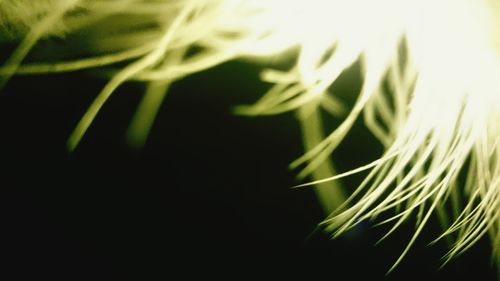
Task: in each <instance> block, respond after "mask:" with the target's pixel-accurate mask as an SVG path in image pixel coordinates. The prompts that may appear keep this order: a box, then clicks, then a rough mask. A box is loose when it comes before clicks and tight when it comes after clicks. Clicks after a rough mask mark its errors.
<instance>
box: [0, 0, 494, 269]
mask: <svg viewBox="0 0 500 281" xmlns="http://www.w3.org/2000/svg"><path fill="white" fill-rule="evenodd" d="M498 2H499V1H495V0H378V1H374V0H296V1H289V0H170V1H167V0H164V1H161V0H160V1H152V0H151V1H148V0H114V1H113V0H111V1H100V0H92V1H91V0H80V1H78V0H72V1H70V0H52V1H46V2H44V3H46V4H47V5H45V6H44V5H43V4H40V3H42V2H41V1H40V2H37V5H34V4H33V3H32V2H30V1H18V2H16V1H14V0H3V1H2V2H1V3H0V12H1V13H5V12H6V11H12V10H15V11H23V13H21V12H19V13H20V18H16V17H8V18H6V19H4V20H2V19H0V31H2V32H3V33H6V32H7V31H6V30H7V29H6V26H10V29H8V31H9V33H8V35H9V36H2V38H4V37H5V38H7V37H9V38H16V37H17V38H20V39H21V38H24V39H22V40H21V44H20V45H19V48H18V49H17V50H16V51H15V53H14V54H13V55H12V56H11V58H10V59H9V60H8V61H7V62H6V63H5V65H4V67H3V68H2V69H1V70H0V73H2V80H1V81H2V83H5V82H6V81H7V80H8V79H9V78H10V77H11V75H13V74H15V73H19V74H22V73H25V74H28V73H31V74H33V73H47V72H60V71H72V70H77V69H85V68H94V67H100V66H104V65H110V66H111V65H112V64H114V63H116V62H122V63H124V62H127V65H126V66H125V67H123V68H118V69H115V71H111V72H109V71H108V72H107V73H110V82H109V83H108V84H107V85H106V86H105V87H104V89H103V90H102V92H101V93H100V94H99V95H98V97H97V98H96V99H95V101H94V103H93V104H92V105H91V106H90V107H89V110H88V111H87V113H86V114H85V115H84V116H83V118H82V120H81V121H80V123H79V124H78V125H77V127H76V129H75V131H74V133H73V134H72V135H71V136H70V139H69V141H68V146H69V148H70V149H71V150H73V149H75V148H76V146H77V145H78V143H79V142H80V140H81V139H82V137H83V136H84V134H85V132H86V131H87V129H88V127H89V126H90V125H91V123H92V121H93V120H94V118H95V116H96V114H98V112H99V110H100V109H101V107H102V106H103V105H104V104H105V102H106V100H107V99H108V98H109V97H110V96H111V95H112V94H113V93H114V92H115V90H116V89H117V88H118V87H119V86H120V85H122V84H123V83H124V82H126V81H130V80H138V81H145V82H147V83H148V85H149V86H148V87H147V88H148V90H147V91H146V92H147V93H146V95H145V97H144V100H143V102H142V103H141V104H140V106H139V108H138V111H137V114H136V115H135V117H134V119H133V121H132V124H131V127H130V130H129V134H128V135H129V140H130V142H131V143H132V144H134V145H142V144H143V143H144V142H145V140H146V137H147V134H148V132H149V130H150V128H151V126H152V122H153V119H154V116H155V115H156V112H157V110H158V107H159V104H160V103H161V101H162V100H163V97H164V95H165V93H166V91H167V89H168V87H169V85H170V84H171V83H173V82H175V81H176V80H179V79H181V78H183V77H185V76H187V75H190V74H193V73H196V72H200V71H204V70H206V69H209V68H211V67H214V66H216V65H219V64H221V63H223V62H226V61H228V60H233V59H245V60H249V61H251V62H256V63H259V64H261V65H263V67H264V68H265V69H264V70H263V71H262V75H261V78H262V80H263V81H265V82H267V83H270V84H271V85H272V86H271V88H270V90H269V91H268V92H267V93H265V94H264V95H263V97H262V98H261V99H260V100H259V101H257V102H256V103H255V104H253V105H249V106H241V107H238V108H236V110H235V111H236V112H237V113H239V114H248V115H270V114H278V113H282V112H286V111H292V110H297V111H298V120H299V122H301V125H302V128H303V130H304V144H305V147H306V149H307V152H306V153H305V154H304V155H303V156H302V157H300V158H299V159H297V160H296V161H295V162H293V163H292V164H291V167H292V168H299V167H301V170H300V172H299V177H300V178H304V177H306V176H312V178H313V179H315V180H317V181H314V182H312V183H309V184H306V185H318V186H319V187H318V192H319V197H320V199H321V201H322V202H323V203H324V206H325V208H326V209H327V210H329V211H330V210H332V209H334V208H335V207H336V210H335V211H334V212H333V213H332V214H331V215H330V216H329V218H328V219H327V220H325V222H324V225H325V226H326V227H327V228H328V229H330V230H331V231H333V232H334V233H335V235H340V234H342V233H343V232H345V231H346V230H348V229H350V228H351V227H353V226H354V225H356V224H357V223H358V222H360V221H363V220H364V219H369V218H375V217H377V216H378V215H379V214H381V213H383V212H387V211H389V210H397V211H398V212H397V214H396V215H395V216H394V217H392V218H391V219H389V220H387V221H384V222H383V223H386V222H393V223H394V228H393V230H394V229H396V228H397V227H398V226H399V225H401V224H402V223H404V222H405V221H406V220H407V219H408V218H410V217H411V216H416V218H417V221H418V223H417V226H416V230H415V233H414V235H413V236H412V237H411V238H410V241H409V243H408V246H407V247H406V248H405V249H404V251H403V253H402V254H401V256H400V257H399V259H397V261H396V262H395V264H394V266H397V265H398V264H399V263H400V262H401V260H402V258H403V257H404V256H405V255H406V253H407V252H408V251H409V249H410V247H411V246H412V245H413V244H414V242H415V240H416V239H417V237H418V236H419V234H420V233H421V232H422V230H423V229H424V226H425V224H426V223H427V222H428V220H429V219H430V217H431V215H432V214H433V213H437V214H438V216H439V217H440V220H441V221H442V222H443V224H448V225H446V226H445V232H444V234H443V237H444V236H447V237H452V238H454V241H455V242H454V243H453V244H452V247H451V250H450V252H449V253H448V254H447V256H446V257H447V258H452V257H454V256H457V255H459V254H461V253H462V252H464V251H465V250H467V249H468V248H469V247H471V246H472V245H473V244H474V243H475V242H477V240H479V239H480V238H481V237H483V236H484V235H485V234H487V233H489V235H490V237H491V241H492V249H493V254H494V256H496V258H497V261H498V260H500V188H499V185H500V148H499V145H498V144H499V143H500V141H499V139H500V122H498V120H500V82H499V77H500V58H499V54H500V51H499V46H500V44H499V38H500V36H499V32H500V31H499V29H498V26H499V25H498V18H499V17H500V10H499V8H500V7H499V6H500V5H499V4H498ZM14 3H17V4H14ZM49 3H50V5H51V8H50V9H48V8H47V7H48V5H49ZM23 5H24V8H25V9H24V10H23ZM38 5H39V6H38ZM35 7H36V9H35ZM75 11H78V12H77V13H75ZM21 14H22V16H21ZM6 21H10V22H15V23H17V24H18V26H19V28H18V29H16V28H15V25H14V28H13V29H12V26H11V25H9V22H6ZM53 23H57V25H53ZM139 23H140V24H142V25H141V26H143V27H142V28H138V27H137V26H136V25H138V24H139ZM26 26H28V27H31V28H28V29H26ZM54 26H55V27H54ZM52 27H54V28H55V29H51V28H52ZM92 27H94V29H99V30H100V32H101V33H102V36H100V37H96V38H92V42H91V43H92V44H93V46H94V51H95V53H96V54H95V56H91V57H87V58H80V59H78V60H75V61H60V62H50V63H46V62H45V63H44V62H40V63H32V64H22V61H23V59H24V57H25V56H26V55H27V53H28V51H29V50H30V49H31V47H33V45H34V44H35V43H36V42H38V41H39V40H40V39H41V38H43V37H47V36H64V34H69V35H71V34H73V33H78V30H81V29H91V30H92ZM118 43H119V44H118ZM405 48H406V50H407V51H406V54H405V55H403V52H402V51H401V49H405ZM194 49H196V50H197V51H196V52H194V53H190V51H193V50H194ZM280 59H282V60H296V63H295V65H294V66H293V67H291V68H290V69H287V70H278V69H273V67H272V64H268V62H271V61H276V60H280ZM358 61H360V62H361V65H362V72H363V76H364V79H363V87H362V89H361V92H360V93H359V96H358V97H357V101H356V102H355V104H354V106H353V107H352V108H351V109H350V110H344V109H343V106H342V104H341V103H339V101H338V100H336V99H335V98H332V97H335V93H330V94H328V93H329V91H330V87H331V85H332V84H333V83H334V82H335V81H336V80H337V78H338V77H339V75H341V74H342V72H343V71H344V70H346V69H347V68H348V67H349V66H351V65H352V64H353V63H354V62H358ZM384 80H385V81H387V82H388V84H389V85H390V90H389V91H387V92H386V91H385V90H384V88H383V87H382V85H381V84H382V81H384ZM319 111H325V112H327V113H330V114H333V115H342V112H343V111H346V112H345V116H344V117H343V118H344V121H343V122H342V123H341V124H340V125H339V127H338V128H337V129H335V130H334V131H333V132H330V133H329V134H327V135H326V136H323V133H324V132H323V128H322V125H321V119H320V116H319V114H318V113H319ZM359 118H363V120H364V123H365V125H366V127H367V128H368V129H369V130H370V131H371V132H372V133H373V134H374V136H375V137H377V139H379V140H380V142H381V143H382V144H383V145H384V147H385V152H384V154H383V155H381V157H380V158H379V159H374V161H373V162H372V163H367V164H364V165H361V166H360V168H359V169H355V170H353V171H349V172H345V173H342V174H339V175H336V174H335V172H334V170H333V168H332V166H330V165H331V164H329V162H327V161H328V160H329V158H330V155H331V154H332V153H333V152H334V151H335V149H336V148H337V146H338V145H339V143H340V142H341V141H342V140H343V139H344V137H345V136H346V135H347V134H348V133H349V131H350V129H351V127H352V126H353V124H354V122H355V121H356V120H358V119H359ZM361 171H367V172H368V176H367V177H366V178H365V180H364V181H363V182H362V183H361V185H360V186H359V187H358V188H357V189H356V191H354V193H353V194H352V195H350V197H349V198H348V199H347V201H345V202H344V203H343V204H342V206H341V207H339V204H341V202H343V201H344V198H343V194H342V193H343V192H342V191H340V188H339V187H338V186H336V183H335V182H334V180H335V179H338V178H341V177H343V176H348V175H350V174H353V173H356V172H361ZM461 173H467V181H466V182H465V183H462V182H460V181H459V179H458V176H459V174H461ZM321 186H323V187H324V188H323V187H321ZM462 201H463V202H465V204H460V202H462ZM446 204H449V205H451V207H452V208H453V209H454V210H455V214H448V212H446ZM447 221H449V223H447ZM391 232H392V230H391V231H390V232H389V233H388V235H389V234H390V233H391ZM440 238H441V237H440Z"/></svg>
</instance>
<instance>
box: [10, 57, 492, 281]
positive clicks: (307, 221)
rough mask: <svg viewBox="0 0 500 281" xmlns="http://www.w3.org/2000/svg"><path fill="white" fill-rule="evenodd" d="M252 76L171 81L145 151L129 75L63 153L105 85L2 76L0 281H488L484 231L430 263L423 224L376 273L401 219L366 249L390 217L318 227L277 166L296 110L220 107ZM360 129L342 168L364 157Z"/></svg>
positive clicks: (292, 134)
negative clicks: (138, 143)
mask: <svg viewBox="0 0 500 281" xmlns="http://www.w3.org/2000/svg"><path fill="white" fill-rule="evenodd" d="M256 77H257V69H253V68H252V69H249V68H247V67H244V66H243V65H242V64H240V63H231V64H226V65H223V66H221V67H219V68H217V69H214V70H212V71H210V72H207V73H203V74H199V75H195V76H193V77H190V78H188V79H185V80H183V81H180V82H179V83H177V84H175V86H174V88H173V89H172V91H171V92H170V93H169V95H168V96H167V98H166V100H165V104H164V105H163V106H162V109H161V112H160V114H159V116H158V119H157V121H156V123H155V126H154V128H153V131H152V134H151V137H150V139H149V140H148V143H147V145H146V147H145V148H144V149H142V150H134V149H131V148H129V147H127V145H126V142H125V140H124V135H125V132H126V129H127V125H128V124H129V122H130V118H131V116H132V114H133V112H134V110H135V108H136V105H137V103H138V101H139V100H140V97H141V93H142V91H143V87H142V86H141V85H138V84H127V85H126V86H125V87H123V88H121V89H120V90H119V91H118V92H117V93H116V94H115V95H114V96H113V97H112V98H111V100H110V101H109V102H108V103H107V104H106V106H105V108H104V109H103V111H102V112H101V114H100V115H99V116H98V118H97V120H96V121H95V123H94V124H93V125H92V127H91V128H90V130H89V132H88V134H87V135H86V136H85V138H84V140H83V142H82V143H81V146H80V147H79V148H78V149H77V150H76V151H75V152H74V153H72V154H70V153H68V152H67V151H66V150H65V141H66V139H67V137H68V135H69V134H70V132H71V130H72V129H73V127H74V126H75V124H76V123H77V121H78V120H79V118H80V117H81V115H82V114H83V112H84V111H85V109H86V107H87V106H88V104H89V103H90V102H91V101H92V99H93V98H94V97H95V95H96V94H97V92H98V91H99V89H100V88H101V87H102V86H103V81H102V80H99V79H95V78H92V77H89V76H88V75H86V74H84V73H74V74H67V75H56V76H39V77H17V78H15V79H13V80H12V81H11V82H10V83H9V84H8V86H7V88H5V89H4V90H3V92H2V93H1V96H0V131H1V137H0V157H1V158H0V159H1V161H2V163H1V164H2V165H1V166H2V168H1V170H0V171H1V172H0V178H1V181H0V185H1V190H2V191H1V196H0V202H1V203H0V224H1V226H0V229H1V233H2V234H1V238H0V255H1V256H2V260H4V261H5V262H3V263H2V265H1V266H0V267H1V268H2V269H1V270H0V279H2V280H34V278H35V277H36V280H95V281H97V280H179V279H189V278H191V277H197V276H200V277H202V278H204V279H206V280H211V279H212V278H213V279H214V280H218V279H231V280H240V279H254V280H267V279H270V278H276V279H277V280H281V279H285V278H289V277H292V278H303V279H304V280H315V279H314V278H320V277H321V278H325V279H323V280H429V281H430V280H440V281H444V280H484V281H488V280H495V279H496V273H495V269H494V268H493V267H492V266H490V263H489V262H490V261H489V255H490V250H489V248H490V244H489V242H488V241H487V239H485V240H484V241H481V242H480V243H479V244H478V245H477V246H476V247H475V248H473V249H472V250H471V251H469V252H468V253H467V254H465V255H464V256H462V257H460V258H459V259H457V260H455V261H454V262H452V263H451V264H449V266H448V267H446V268H444V269H442V270H438V267H439V258H440V257H441V256H442V255H444V253H445V251H446V245H445V244H438V245H436V246H432V247H428V246H427V243H428V242H430V241H431V240H432V239H433V238H435V237H436V235H437V234H438V233H439V228H438V227H435V226H433V225H432V224H431V225H430V226H429V228H428V232H426V233H425V234H424V235H423V236H422V238H421V239H419V242H418V243H417V244H416V245H415V247H414V248H413V249H412V250H411V251H410V253H409V255H408V257H407V258H406V259H405V260H404V262H403V263H402V264H401V266H400V267H399V268H398V269H397V270H396V271H395V272H393V273H392V274H391V275H389V276H388V277H385V273H386V271H387V270H388V269H389V268H390V266H391V265H392V263H393V262H394V261H395V260H396V259H397V257H398V255H399V254H400V253H401V251H402V250H403V249H404V246H405V245H406V243H407V242H408V241H409V239H410V235H411V234H412V231H413V230H414V227H413V226H412V225H411V223H408V224H407V225H404V226H403V227H402V228H401V230H399V231H397V232H396V233H395V234H394V236H393V237H391V239H389V240H387V241H385V242H384V243H382V244H380V245H378V246H376V247H375V246H373V245H374V243H375V242H376V241H377V239H378V238H380V237H381V236H382V235H383V233H384V231H386V230H387V228H386V227H378V228H371V227H370V225H368V223H362V224H360V226H359V227H358V228H356V229H355V230H354V231H351V232H350V233H348V234H347V235H345V236H343V237H341V238H339V239H337V240H330V239H329V238H328V235H327V234H326V233H323V232H322V231H314V230H315V227H316V224H317V223H318V222H320V221H321V219H322V218H323V214H322V212H321V208H320V206H319V205H318V203H317V201H316V198H315V196H314V192H313V191H312V190H309V189H295V190H292V189H291V187H292V186H293V185H295V184H296V181H295V180H294V172H292V171H289V170H288V169H287V166H288V164H289V163H290V162H291V161H292V160H293V159H295V158H296V157H298V156H299V155H300V154H301V153H302V144H301V142H300V140H301V138H300V131H299V126H298V124H297V123H296V120H295V117H294V115H293V114H292V113H289V114H283V115H279V116H272V117H265V118H264V117H262V118H246V117H239V116H234V115H232V114H231V113H230V110H231V106H234V105H237V104H241V103H250V102H252V101H255V100H256V99H257V98H258V97H259V94H260V93H261V92H262V91H263V90H264V89H265V86H264V85H261V84H259V83H256ZM356 134H361V135H362V136H365V135H366V133H363V132H357V131H354V132H353V136H352V137H350V138H349V142H348V143H347V144H346V145H344V146H343V147H341V148H340V149H342V151H340V152H339V159H338V166H339V167H340V168H344V167H345V168H349V167H353V166H356V165H358V164H363V163H358V161H360V159H359V158H363V157H365V158H366V159H367V160H369V159H370V157H372V155H370V149H368V148H367V147H369V146H370V145H371V144H369V143H368V144H367V143H366V142H364V143H363V141H366V138H365V137H361V138H356V137H355V136H356ZM356 140H357V142H358V143H356ZM375 146H376V145H374V148H373V149H374V150H375V149H377V148H376V147H375ZM356 147H362V149H360V150H359V151H358V150H357V149H356ZM349 150H352V151H353V152H352V153H350V152H349ZM347 183H348V182H347ZM351 188H352V187H351ZM2 276H4V277H2ZM7 276H8V277H7Z"/></svg>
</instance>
